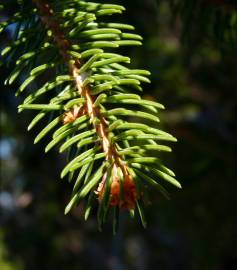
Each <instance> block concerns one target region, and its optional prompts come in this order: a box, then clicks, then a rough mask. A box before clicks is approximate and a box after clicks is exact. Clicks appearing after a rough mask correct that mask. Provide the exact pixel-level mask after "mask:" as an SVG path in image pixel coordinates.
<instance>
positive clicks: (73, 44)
mask: <svg viewBox="0 0 237 270" xmlns="http://www.w3.org/2000/svg"><path fill="white" fill-rule="evenodd" d="M4 7H5V8H7V4H6V5H5V6H4ZM18 8H19V11H18V12H17V13H15V14H13V15H12V16H11V17H10V18H9V19H8V20H7V21H5V22H2V23H1V25H0V30H1V31H5V30H7V28H8V26H9V25H11V24H12V23H15V24H17V27H16V30H15V39H14V40H13V42H12V44H11V45H10V46H8V47H5V48H4V49H3V50H2V53H1V54H2V56H3V57H4V59H5V62H6V63H8V64H11V63H13V62H15V68H14V69H13V71H12V73H11V74H10V76H9V77H8V79H7V80H6V83H8V84H11V83H13V82H14V81H15V80H16V79H20V78H21V77H26V79H25V80H24V82H23V83H22V84H21V86H20V87H19V89H18V91H17V95H18V94H20V93H22V92H27V91H28V92H29V94H28V95H27V97H26V98H25V100H24V102H23V104H22V105H20V106H19V111H23V110H26V109H29V110H39V113H38V114H37V115H36V116H35V117H34V119H33V120H32V122H31V123H30V125H29V127H28V129H29V130H31V129H32V128H33V127H35V126H36V125H37V124H38V123H39V122H40V121H41V120H43V119H44V118H45V117H46V116H47V115H48V114H49V113H51V115H52V116H51V117H50V120H49V123H48V124H47V125H46V126H45V128H43V130H42V131H41V132H40V133H39V134H38V135H37V137H36V138H35V143H37V142H39V141H40V140H42V139H43V138H44V137H45V136H46V135H47V134H49V133H52V139H51V141H50V142H49V143H48V145H47V146H46V148H45V151H46V152H48V151H50V150H51V149H52V148H54V147H55V146H56V145H57V144H59V143H61V146H60V148H59V151H60V152H64V151H66V150H67V151H68V153H69V158H70V162H69V163H68V164H67V165H66V166H65V168H64V169H63V171H62V173H61V177H62V178H64V177H65V176H66V175H68V177H69V181H71V182H73V181H74V182H75V184H74V187H73V192H72V198H71V200H70V202H69V204H68V205H67V207H66V209H65V213H68V212H69V211H70V210H71V209H72V207H73V206H75V205H76V204H77V203H79V201H80V200H81V199H83V198H85V197H87V198H88V205H87V207H86V211H85V219H87V218H88V217H89V214H90V212H91V209H92V205H93V204H94V201H96V200H98V201H99V207H98V212H97V213H98V223H99V227H100V228H101V227H102V225H103V223H104V222H105V220H106V218H107V216H108V213H109V211H110V210H111V209H112V210H113V212H114V219H115V220H114V222H113V224H114V229H115V227H116V226H117V224H118V222H117V217H118V210H119V209H127V210H129V211H130V213H131V214H132V215H133V212H134V210H135V208H136V207H137V209H138V213H139V214H140V217H141V221H142V223H143V225H145V224H146V222H145V220H144V213H143V209H142V204H143V193H144V192H145V190H146V186H148V187H154V188H156V189H158V190H159V191H160V192H161V193H162V194H163V195H165V196H166V197H167V196H168V192H167V191H166V189H165V188H164V186H163V184H162V183H159V182H160V180H161V179H163V180H165V181H166V182H167V183H170V184H172V185H174V186H176V187H178V188H180V187H181V186H180V184H179V182H178V181H177V180H176V179H175V178H174V176H175V175H174V173H173V172H172V171H171V170H170V169H168V168H167V167H166V166H164V165H163V164H162V162H161V160H160V159H159V158H158V155H159V152H161V151H164V152H170V151H171V148H170V147H168V146H166V145H163V144H160V143H159V142H160V141H176V139H175V138H174V137H173V136H172V135H170V134H168V133H166V132H164V131H162V130H159V129H158V128H157V127H156V126H155V125H154V123H155V124H157V123H159V118H158V116H157V114H158V113H159V110H160V109H164V107H163V105H162V104H160V103H157V102H154V101H148V100H143V99H141V97H140V96H139V95H138V94H136V93H131V92H132V91H135V92H136V91H141V90H142V87H141V82H145V83H149V82H150V81H149V79H148V78H147V76H149V74H150V73H149V72H148V71H146V70H136V69H130V68H129V67H128V66H127V64H128V63H130V59H129V58H128V57H125V56H122V55H120V54H117V53H114V52H113V51H114V50H116V49H118V48H119V47H121V46H130V45H141V40H142V38H141V37H140V36H139V35H137V34H133V33H127V31H133V30H134V28H133V27H132V26H130V25H127V24H120V23H115V22H112V23H108V22H103V21H101V17H103V16H108V15H113V14H116V13H118V14H120V13H122V12H123V11H124V7H122V6H119V5H110V4H97V3H92V2H85V1H79V0H73V1H69V0H64V1H60V2H58V1H50V2H49V1H47V0H42V1H41V0H32V3H29V2H28V1H27V2H24V1H23V3H21V4H19V6H18ZM125 31H126V32H125ZM36 33H37V34H36ZM49 71H51V73H52V74H55V75H52V76H53V77H54V79H53V80H52V81H47V82H46V83H44V84H43V85H42V86H41V87H40V88H39V89H34V87H33V89H32V87H29V86H31V85H32V83H33V82H35V81H37V80H38V78H40V76H41V75H42V74H44V73H46V72H49ZM39 81H40V80H39ZM48 98H49V101H47V100H48ZM38 100H41V102H42V101H44V102H46V103H34V102H36V101H38ZM137 108H138V109H137ZM55 115H56V118H54V119H52V117H55ZM141 121H142V122H141ZM148 175H149V176H148Z"/></svg>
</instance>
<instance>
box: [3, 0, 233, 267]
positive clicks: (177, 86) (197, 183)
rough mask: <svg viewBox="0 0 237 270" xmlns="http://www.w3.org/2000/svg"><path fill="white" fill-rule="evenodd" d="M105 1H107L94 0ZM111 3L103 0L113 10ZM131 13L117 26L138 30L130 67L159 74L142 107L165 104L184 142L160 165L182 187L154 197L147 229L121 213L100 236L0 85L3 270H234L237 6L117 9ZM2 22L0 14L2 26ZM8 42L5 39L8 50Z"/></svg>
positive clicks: (165, 122) (166, 121)
mask: <svg viewBox="0 0 237 270" xmlns="http://www.w3.org/2000/svg"><path fill="white" fill-rule="evenodd" d="M98 2H104V1H98ZM106 2H107V1H106ZM109 2H115V3H120V4H123V5H125V6H126V8H127V11H126V13H125V14H124V16H123V17H118V18H117V20H118V21H121V20H122V21H124V22H127V23H131V24H133V25H135V26H136V31H137V32H138V33H140V34H142V35H143V37H144V45H143V47H142V48H140V47H139V48H132V49H126V50H125V53H126V54H129V56H130V57H131V58H132V65H133V66H134V67H137V68H146V69H149V70H150V71H151V72H152V78H151V80H152V84H151V85H148V86H147V85H146V86H144V93H143V95H144V98H148V99H153V100H158V101H159V102H161V103H163V104H164V105H165V106H166V111H164V112H162V114H161V120H162V121H161V123H162V124H161V125H162V128H164V129H165V130H167V131H169V132H171V133H172V134H173V135H175V136H176V137H177V138H178V141H179V142H178V143H176V144H175V145H172V146H173V153H172V154H168V155H164V156H163V159H164V160H165V162H166V164H167V165H169V166H170V167H171V168H172V169H173V170H174V171H175V172H176V175H177V179H178V180H179V181H180V182H181V183H182V186H183V190H181V191H176V190H175V189H173V188H171V189H170V191H171V194H172V196H171V197H172V199H171V200H170V201H167V200H166V199H164V198H162V197H160V194H157V193H154V194H151V196H150V201H151V202H152V204H150V205H148V206H147V208H146V215H147V220H148V228H147V229H145V230H144V229H143V228H142V226H141V224H140V221H139V218H138V217H137V218H136V219H135V220H131V219H130V218H129V216H128V215H127V213H122V214H121V219H120V228H119V231H118V233H117V235H116V236H115V237H114V236H112V229H111V224H110V223H108V225H107V226H106V227H105V228H104V231H103V232H102V233H100V232H98V230H97V224H96V214H95V213H94V215H93V216H92V217H91V218H90V219H89V221H88V222H85V221H84V219H83V203H82V204H80V205H79V207H77V208H75V209H74V210H73V211H72V212H71V213H70V214H69V215H67V216H64V214H63V212H64V207H65V205H66V202H67V200H68V199H69V197H70V192H71V186H70V185H69V184H68V183H67V182H66V181H62V180H60V179H59V174H60V170H61V169H62V168H63V165H64V164H65V157H63V156H62V155H59V154H58V153H57V152H56V151H54V152H50V153H49V154H47V155H45V154H44V151H43V146H44V145H45V142H46V140H45V141H44V142H42V144H41V145H40V144H39V145H33V138H34V136H35V135H36V133H37V128H36V129H35V130H34V131H32V132H27V131H26V127H27V124H28V123H29V121H30V119H31V117H32V115H31V114H30V113H25V112H24V113H22V114H20V115H19V114H17V105H18V104H19V103H20V102H21V101H22V100H21V98H15V96H14V91H15V89H16V87H17V84H15V85H13V86H12V87H8V88H7V87H6V86H4V85H3V81H4V79H5V78H6V76H7V74H8V72H9V70H8V69H7V68H6V67H5V66H4V68H1V69H0V88H1V93H0V94H1V124H0V126H1V140H0V159H1V184H0V269H1V270H25V269H26V270H49V269H50V270H52V269H57V270H65V269H67V270H68V269H70V270H74V269H77V270H80V269H91V270H93V269H97V270H98V269H102V270H103V269H108V270H109V269H113V270H123V269H131V270H133V269H134V270H143V269H144V270H151V269H162V270H173V269H175V270H179V269H180V270H185V269H187V270H201V269H202V270H236V269H237V211H236V206H237V203H236V202H237V200H236V192H237V173H236V172H237V168H236V167H237V162H236V161H237V160H236V150H237V149H236V144H237V136H236V135H237V125H236V116H237V114H236V111H237V110H236V109H237V9H236V1H224V0H215V1H214V0H213V1H211V0H210V1H208V0H205V1H204V0H203V1H202V0H186V1H178V0H177V1H175V0H173V1H165V0H163V1H162V0H146V1H144V0H134V1H109ZM3 16H4V14H3V13H1V17H2V18H3ZM7 38H8V37H7V36H6V35H3V34H2V35H1V36H0V39H1V46H2V45H3V41H5V40H6V39H7Z"/></svg>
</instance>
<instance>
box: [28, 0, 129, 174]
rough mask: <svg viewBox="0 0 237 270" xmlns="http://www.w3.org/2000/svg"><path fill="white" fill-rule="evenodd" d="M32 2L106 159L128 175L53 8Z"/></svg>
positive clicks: (41, 2)
mask: <svg viewBox="0 0 237 270" xmlns="http://www.w3.org/2000/svg"><path fill="white" fill-rule="evenodd" d="M33 2H34V3H35V5H36V7H37V8H38V10H39V12H40V17H41V20H42V22H43V23H44V24H45V25H46V27H47V28H49V29H50V30H51V31H52V36H53V38H54V41H55V43H56V44H57V46H58V48H59V51H60V54H61V55H62V57H63V59H64V60H65V62H66V63H67V64H68V67H69V71H70V73H71V75H72V76H73V77H74V80H75V84H76V87H77V89H78V91H79V93H80V95H81V96H82V97H84V98H85V100H86V104H85V110H84V113H87V114H88V115H89V116H90V119H91V123H92V124H93V126H94V127H95V129H96V131H97V134H98V136H99V137H100V139H101V146H102V149H103V151H104V152H105V153H106V159H107V160H110V161H113V163H114V165H115V166H116V167H120V169H121V170H122V172H123V175H124V176H126V175H128V174H129V173H128V169H127V167H126V165H125V164H124V162H123V161H122V159H121V157H120V156H119V153H118V151H117V149H116V146H115V145H114V144H113V143H112V142H111V140H110V139H109V136H108V132H107V128H108V124H107V122H106V119H105V118H104V117H103V115H102V114H101V112H100V109H99V108H98V107H95V106H94V100H95V99H94V97H93V96H92V95H91V94H90V87H89V86H86V87H83V86H82V78H81V75H80V67H81V63H80V61H79V60H78V59H72V57H71V56H70V55H69V53H68V50H69V49H70V47H71V43H70V41H69V40H67V39H66V37H65V34H64V33H63V31H62V29H61V28H60V25H59V21H58V20H57V19H56V18H55V16H54V11H53V9H52V8H51V7H50V5H49V4H48V3H47V1H45V0H33ZM70 60H74V61H73V62H74V63H73V64H72V62H71V61H70ZM97 119H98V120H99V121H98V120H97Z"/></svg>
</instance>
